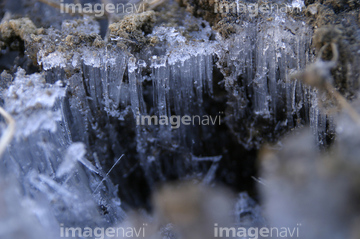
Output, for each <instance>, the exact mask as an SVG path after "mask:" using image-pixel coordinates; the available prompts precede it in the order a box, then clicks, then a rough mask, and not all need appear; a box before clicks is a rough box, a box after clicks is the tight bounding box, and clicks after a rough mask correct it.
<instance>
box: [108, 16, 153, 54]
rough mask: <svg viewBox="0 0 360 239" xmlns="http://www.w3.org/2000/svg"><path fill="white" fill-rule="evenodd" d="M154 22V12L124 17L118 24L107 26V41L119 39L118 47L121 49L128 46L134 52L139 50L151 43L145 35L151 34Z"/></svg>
mask: <svg viewBox="0 0 360 239" xmlns="http://www.w3.org/2000/svg"><path fill="white" fill-rule="evenodd" d="M155 20H156V14H155V12H154V11H146V12H143V13H140V14H132V15H128V16H125V17H124V18H123V19H122V20H120V21H119V22H116V23H113V24H111V25H110V26H109V30H110V35H109V40H112V39H119V40H120V41H118V43H119V44H118V45H119V46H120V47H123V46H124V44H130V45H131V46H133V47H134V48H135V49H136V50H139V49H141V48H142V47H143V46H144V45H146V44H147V43H150V42H151V41H153V40H151V39H150V38H147V36H146V35H147V34H149V33H151V32H152V29H153V27H154V23H155Z"/></svg>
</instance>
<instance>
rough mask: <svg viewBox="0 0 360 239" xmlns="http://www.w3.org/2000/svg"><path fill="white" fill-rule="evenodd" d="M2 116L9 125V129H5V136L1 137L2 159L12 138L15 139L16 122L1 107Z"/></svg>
mask: <svg viewBox="0 0 360 239" xmlns="http://www.w3.org/2000/svg"><path fill="white" fill-rule="evenodd" d="M0 114H1V115H2V117H4V119H5V121H6V123H7V125H8V127H7V128H6V129H5V131H4V133H3V135H2V136H1V139H0V157H1V156H2V155H3V153H4V151H5V149H6V147H7V146H8V145H9V143H10V142H11V140H12V138H13V137H14V133H15V120H14V119H13V118H12V117H11V115H10V114H9V113H8V112H6V111H5V110H4V109H3V108H2V107H1V106H0Z"/></svg>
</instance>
